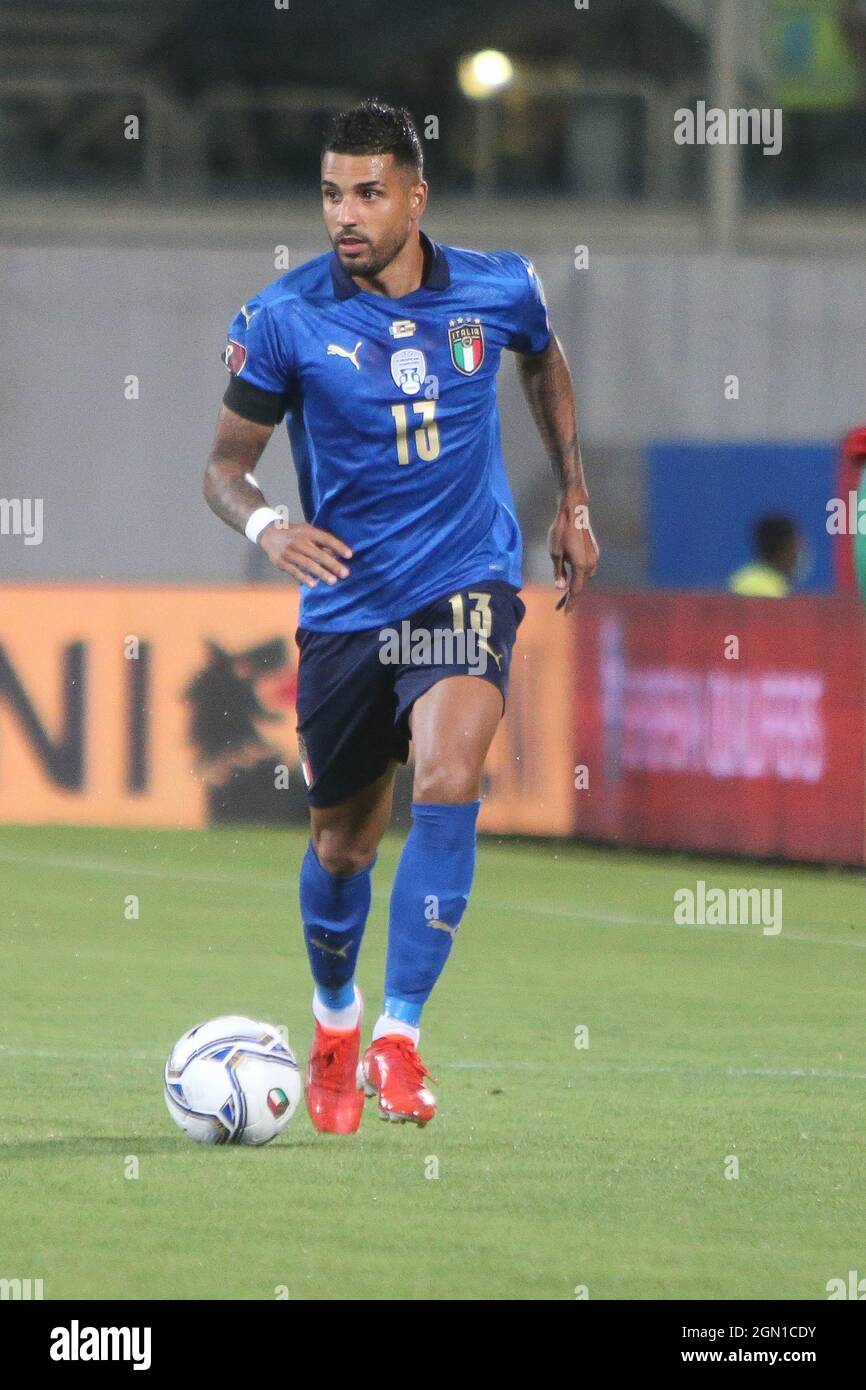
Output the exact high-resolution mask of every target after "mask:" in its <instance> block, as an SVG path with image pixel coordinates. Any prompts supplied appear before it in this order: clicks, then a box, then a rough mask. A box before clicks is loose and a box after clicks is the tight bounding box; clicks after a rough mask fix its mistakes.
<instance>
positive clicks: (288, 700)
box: [0, 585, 572, 834]
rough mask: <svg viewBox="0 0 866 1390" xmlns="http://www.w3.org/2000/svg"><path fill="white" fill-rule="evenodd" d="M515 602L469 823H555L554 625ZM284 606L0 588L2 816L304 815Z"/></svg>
mask: <svg viewBox="0 0 866 1390" xmlns="http://www.w3.org/2000/svg"><path fill="white" fill-rule="evenodd" d="M523 598H524V601H525V603H526V607H527V613H526V617H525V619H524V621H523V623H522V625H521V628H520V632H519V635H518V642H517V646H516V649H515V655H514V660H513V666H512V677H511V692H510V695H509V707H508V711H507V713H506V716H505V718H504V719H503V721H502V724H501V726H500V728H499V731H498V733H497V735H496V738H495V740H494V744H493V748H492V749H491V754H490V758H489V761H488V776H487V781H486V786H485V796H484V805H483V807H482V813H481V818H480V822H479V824H480V828H481V829H483V830H486V831H490V832H498V833H508V832H522V833H530V834H531V833H536V834H568V833H569V831H570V829H571V819H572V793H571V761H572V760H571V756H570V744H571V732H570V703H571V701H570V692H571V683H572V674H571V644H570V643H569V631H570V625H569V624H568V623H566V622H564V621H563V619H562V615H561V614H554V612H553V600H552V596H551V594H550V592H549V591H547V590H545V591H539V592H534V591H533V590H531V589H529V590H524V591H523ZM297 612H298V594H297V591H296V590H293V589H291V588H288V587H282V586H269V585H255V586H216V585H215V586H208V587H187V586H149V585H116V586H115V585H112V586H107V585H43V586H24V585H4V586H2V587H0V821H5V822H17V823H26V824H37V823H52V822H53V823H64V822H65V823H75V824H84V825H88V824H89V825H152V826H177V827H194V826H201V825H205V824H208V823H209V822H210V821H212V820H215V819H224V820H237V819H250V820H262V821H267V820H274V821H281V820H300V819H303V818H304V816H305V805H306V803H305V798H304V787H303V781H302V778H301V774H300V771H299V768H298V757H297V754H298V750H297V737H296V732H295V710H294V702H295V681H296V670H297V648H296V646H295V642H294V631H295V627H296V625H297ZM275 768H276V769H283V768H284V769H285V771H284V776H283V782H282V784H281V785H280V786H279V787H275Z"/></svg>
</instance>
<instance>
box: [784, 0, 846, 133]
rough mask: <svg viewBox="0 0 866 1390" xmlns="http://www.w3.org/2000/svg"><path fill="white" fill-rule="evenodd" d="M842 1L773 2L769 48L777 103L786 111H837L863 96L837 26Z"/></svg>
mask: <svg viewBox="0 0 866 1390" xmlns="http://www.w3.org/2000/svg"><path fill="white" fill-rule="evenodd" d="M841 8H842V6H841V3H840V0H773V3H772V8H771V12H770V48H771V52H772V54H773V60H774V68H775V72H776V85H775V89H774V101H775V104H776V105H777V106H781V107H783V108H784V109H785V110H786V111H839V110H844V108H845V107H848V106H853V105H854V104H855V102H856V101H857V99H858V95H859V93H860V91H861V84H860V80H859V76H858V71H857V63H856V61H855V59H854V55H853V54H852V52H851V50H850V48H849V46H848V41H847V39H846V38H845V34H844V31H843V29H842V26H841V24H840V23H839V15H840V12H841Z"/></svg>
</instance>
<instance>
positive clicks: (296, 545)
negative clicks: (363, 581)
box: [204, 405, 352, 589]
mask: <svg viewBox="0 0 866 1390" xmlns="http://www.w3.org/2000/svg"><path fill="white" fill-rule="evenodd" d="M273 432H274V426H273V425H259V424H256V423H255V421H253V420H246V419H245V418H244V417H243V416H242V415H238V414H236V413H235V411H233V410H229V408H228V406H225V405H223V406H221V407H220V413H219V418H218V419H217V429H216V437H215V439H214V442H213V448H212V449H211V453H210V458H209V459H208V464H207V468H206V469H205V475H204V495H205V499H206V501H207V504H208V506H209V507H210V509H211V511H212V512H216V514H217V516H218V517H219V518H220V520H221V521H224V522H225V523H226V525H227V526H233V527H234V529H235V530H236V531H240V532H241V533H243V531H244V527H245V526H246V524H247V521H248V520H249V518H250V517H251V516H252V514H253V512H254V511H257V510H258V508H259V507H263V506H266V503H265V499H264V496H263V494H262V491H261V489H260V488H259V486H258V484H257V483H256V482H254V481H253V477H252V474H253V470H254V468H255V466H256V464H257V463H258V461H259V459H260V458H261V456H262V453H263V452H264V447H265V445H266V444H267V442H268V440H269V439H270V437H271V435H272V434H273ZM258 544H259V545H260V546H261V547H262V549H263V550H264V551H265V553H266V555H267V556H268V558H269V560H270V561H271V563H272V564H273V565H276V567H277V569H280V570H285V572H286V573H287V574H290V575H291V576H292V578H293V579H296V580H297V581H298V583H299V584H306V585H307V587H308V588H310V589H313V588H315V586H316V584H317V583H318V581H319V579H324V580H326V581H327V583H328V584H336V582H337V580H338V579H345V577H346V575H347V574H348V573H349V571H348V570H347V569H346V567H345V565H343V564H341V563H340V560H339V559H338V556H342V557H343V558H344V559H346V560H348V559H351V555H352V552H351V550H350V549H349V547H348V546H347V545H344V544H343V542H342V541H341V540H338V539H337V537H336V536H332V535H331V534H330V532H329V531H320V530H318V528H317V527H315V526H309V525H308V524H307V523H306V522H305V521H301V522H281V523H277V522H274V521H272V522H271V523H270V525H269V526H266V527H265V529H264V531H262V533H261V535H260V536H259V539H258Z"/></svg>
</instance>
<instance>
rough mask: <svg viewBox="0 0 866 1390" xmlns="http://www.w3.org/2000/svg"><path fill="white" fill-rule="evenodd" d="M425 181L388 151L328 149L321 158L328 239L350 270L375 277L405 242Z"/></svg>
mask: <svg viewBox="0 0 866 1390" xmlns="http://www.w3.org/2000/svg"><path fill="white" fill-rule="evenodd" d="M426 192H427V185H426V184H425V183H424V182H423V180H422V181H419V180H418V179H417V178H416V177H415V176H414V174H413V172H412V170H411V169H407V168H405V167H404V166H401V165H395V163H394V156H393V155H392V154H332V153H331V152H330V151H326V152H325V155H324V157H323V159H322V210H323V212H324V216H325V226H326V227H327V229H328V236H329V237H330V238H331V244H332V246H333V247H334V250H335V251H336V253H337V255H338V256H339V258H340V264H341V265H342V267H343V269H344V270H346V271H347V272H348V273H349V275H360V276H364V277H374V276H376V275H379V274H381V272H382V271H383V270H384V269H385V267H386V266H388V265H390V264H391V262H392V261H393V259H394V257H395V256H396V255H397V254H398V253H399V252H400V251H401V250H402V249H403V247H404V246H405V245H406V241H407V239H408V237H409V233H410V232H411V231H412V228H413V226H414V225H415V223H416V222H417V221H418V218H419V217H420V216H421V213H422V212H423V210H424V204H425V202H426Z"/></svg>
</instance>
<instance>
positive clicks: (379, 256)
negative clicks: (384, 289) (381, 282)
mask: <svg viewBox="0 0 866 1390" xmlns="http://www.w3.org/2000/svg"><path fill="white" fill-rule="evenodd" d="M342 235H344V234H343V233H342V232H341V233H340V234H339V235H338V237H337V240H336V242H335V244H334V249H335V251H336V252H337V255H338V256H340V248H339V236H342ZM349 235H351V233H349ZM361 240H365V238H363V237H362V238H361ZM408 240H409V232H408V231H406V232H402V233H400V232H398V233H395V234H394V235H393V236H391V237H389V238H388V240H387V241H385V242H382V243H381V244H380V245H379V246H375V247H374V246H370V244H369V242H368V243H367V254H366V255H364V254H363V253H362V254H361V255H360V256H351V257H346V258H344V257H342V256H340V264H341V265H342V267H343V269H344V270H345V271H347V272H348V274H349V275H361V276H363V278H364V279H365V280H375V278H376V276H377V275H381V274H382V271H383V270H387V268H388V266H389V265H390V264H391V262H392V261H393V259H394V257H395V256H399V254H400V252H401V251H402V250H403V247H404V246H405V245H406V242H407V241H408Z"/></svg>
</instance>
